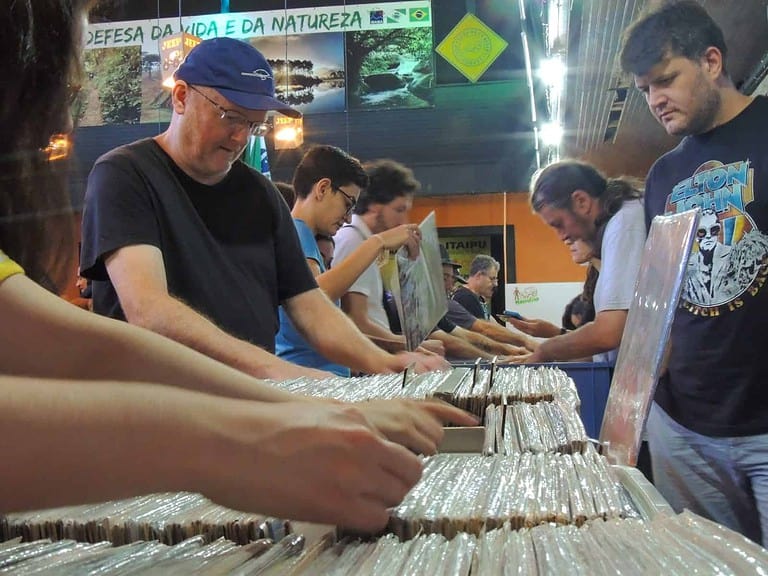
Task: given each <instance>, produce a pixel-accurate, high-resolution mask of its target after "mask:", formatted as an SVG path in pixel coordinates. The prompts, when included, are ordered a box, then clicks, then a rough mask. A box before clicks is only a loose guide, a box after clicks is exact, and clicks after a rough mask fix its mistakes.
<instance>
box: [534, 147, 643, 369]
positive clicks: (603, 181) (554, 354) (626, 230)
mask: <svg viewBox="0 0 768 576" xmlns="http://www.w3.org/2000/svg"><path fill="white" fill-rule="evenodd" d="M531 206H532V207H533V210H534V211H535V212H536V213H537V214H538V215H539V217H540V218H541V219H542V220H543V221H544V222H545V223H546V224H547V225H549V226H550V227H552V228H554V230H555V231H556V232H557V235H558V237H559V238H560V240H562V241H563V242H571V241H575V240H582V241H585V242H586V243H588V244H589V245H591V246H592V247H593V251H594V254H593V256H594V257H596V258H600V261H601V265H600V275H599V276H598V278H597V283H596V285H595V292H594V296H593V300H594V306H595V319H594V320H593V321H592V322H587V323H586V324H584V325H582V326H579V327H578V328H577V329H576V330H572V331H570V332H567V333H565V334H562V335H559V336H553V337H552V338H547V339H546V340H545V341H543V342H541V343H540V344H539V345H538V347H537V348H536V351H535V352H534V353H533V354H532V355H531V356H530V357H529V358H528V360H527V361H528V362H550V361H563V360H575V359H579V358H585V357H589V356H592V359H593V360H595V361H602V362H615V361H616V356H617V354H618V348H619V344H620V343H621V337H622V335H623V333H624V324H625V323H626V321H627V312H628V310H629V306H630V304H631V302H632V298H633V295H634V291H635V280H636V279H637V273H638V271H639V269H640V260H641V257H642V254H643V248H644V246H645V222H644V219H643V204H642V200H641V193H640V191H639V190H638V189H637V187H636V186H635V184H634V183H633V182H631V181H629V180H626V179H622V178H605V177H604V176H603V175H602V174H600V172H599V171H598V170H597V169H596V168H594V167H593V166H591V165H590V164H586V163H584V162H577V161H574V160H563V161H561V162H556V163H554V164H550V165H549V166H547V167H546V168H544V169H542V170H541V171H540V172H538V173H537V174H535V175H534V177H533V180H532V184H531Z"/></svg>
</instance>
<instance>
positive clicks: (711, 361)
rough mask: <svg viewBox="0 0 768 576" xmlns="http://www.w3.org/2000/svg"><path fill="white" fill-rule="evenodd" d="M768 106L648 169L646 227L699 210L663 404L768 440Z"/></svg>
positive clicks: (723, 430) (703, 429) (678, 414)
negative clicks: (659, 218) (766, 350)
mask: <svg viewBox="0 0 768 576" xmlns="http://www.w3.org/2000/svg"><path fill="white" fill-rule="evenodd" d="M761 126H762V127H763V128H765V129H766V130H768V99H766V98H761V97H759V98H756V99H755V100H754V102H752V103H751V104H750V105H749V106H748V107H747V108H746V109H745V110H744V111H743V112H742V113H741V114H739V115H738V116H737V117H736V118H734V119H733V120H731V121H730V122H728V123H726V124H723V125H722V126H719V127H717V128H715V129H714V130H711V131H710V132H707V133H705V134H701V135H697V136H689V137H687V138H685V139H684V140H683V141H682V142H681V143H680V144H679V145H678V146H677V148H675V149H674V150H673V151H671V152H669V153H668V154H666V155H664V156H662V157H661V158H660V159H659V160H658V161H657V162H656V163H655V164H654V166H653V167H652V168H651V171H650V173H649V175H648V179H647V183H646V193H645V209H646V219H647V222H648V223H650V220H651V218H652V217H653V216H656V215H659V214H670V213H675V212H680V211H683V210H686V209H690V208H693V207H699V208H701V209H702V213H701V216H700V221H699V226H698V230H697V235H696V240H695V242H694V246H693V250H692V252H691V257H690V258H689V260H688V265H687V268H688V269H687V274H686V279H685V284H684V286H683V292H682V296H681V298H680V305H679V307H678V309H677V311H676V314H675V319H674V322H673V324H672V334H671V352H670V359H669V371H668V373H667V375H666V376H665V377H663V378H661V379H660V381H659V385H658V388H657V392H656V397H655V399H656V402H658V403H659V405H660V406H661V407H662V408H663V409H664V410H665V411H666V412H667V413H668V414H669V415H670V416H671V417H672V418H674V419H675V420H676V421H677V422H679V423H680V424H682V425H683V426H685V427H687V428H689V429H691V430H693V431H695V432H698V433H699V434H705V435H708V436H719V437H723V436H747V435H756V434H765V433H768V363H766V362H765V360H764V359H763V358H762V357H761V356H760V349H761V347H762V344H761V343H762V342H763V341H764V338H765V334H766V330H768V282H767V281H768V145H767V144H766V143H765V132H766V130H763V128H761Z"/></svg>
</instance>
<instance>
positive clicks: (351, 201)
mask: <svg viewBox="0 0 768 576" xmlns="http://www.w3.org/2000/svg"><path fill="white" fill-rule="evenodd" d="M333 189H334V190H336V191H337V192H341V193H342V194H343V195H344V198H346V199H347V200H346V202H345V204H346V205H347V211H346V212H345V213H344V215H345V216H349V215H350V214H352V210H354V209H355V206H357V198H355V197H354V196H350V195H349V194H347V193H346V192H344V190H342V189H341V188H339V187H338V186H334V187H333Z"/></svg>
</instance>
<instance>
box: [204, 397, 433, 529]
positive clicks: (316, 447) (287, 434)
mask: <svg viewBox="0 0 768 576" xmlns="http://www.w3.org/2000/svg"><path fill="white" fill-rule="evenodd" d="M372 404H373V403H372ZM396 410H397V408H394V406H393V407H392V408H391V409H388V410H385V408H384V407H373V406H372V407H369V408H367V409H363V408H362V407H361V406H354V405H351V404H331V403H327V404H325V403H324V404H320V403H318V404H313V405H311V406H308V405H307V404H306V403H302V402H296V403H293V402H286V403H276V404H270V405H264V404H261V403H247V404H246V403H243V402H234V403H231V408H230V409H229V411H228V413H229V419H230V421H231V420H232V414H235V415H236V418H235V421H234V422H233V423H239V425H235V426H232V427H230V429H229V430H224V431H222V434H221V436H223V437H224V438H223V439H222V442H223V445H222V446H223V449H224V450H226V449H227V448H229V447H230V445H231V444H235V446H236V448H237V450H235V451H234V452H233V453H232V455H234V456H235V458H234V459H232V460H231V461H227V460H226V459H225V460H224V461H223V462H222V461H221V460H222V459H221V458H216V459H215V460H214V461H213V462H212V464H214V465H215V467H213V468H212V469H210V470H209V473H208V476H210V477H211V478H210V479H209V481H210V482H211V484H210V488H209V490H208V491H207V492H206V495H207V496H208V497H209V498H211V499H213V500H214V501H217V502H218V503H220V504H223V505H225V506H229V507H231V508H234V509H238V510H256V511H259V512H261V513H265V514H272V515H275V516H278V517H281V518H290V519H296V520H307V521H311V522H321V523H329V524H337V525H339V526H344V527H346V528H351V529H355V530H363V531H376V530H379V529H381V528H383V527H384V526H385V524H386V523H387V520H388V512H387V508H389V507H392V506H394V505H396V504H398V503H400V502H401V501H402V499H403V497H404V496H405V494H406V493H407V492H408V490H410V488H411V487H412V486H413V485H414V484H415V483H416V482H417V481H418V479H419V478H420V477H421V469H422V467H421V462H420V460H419V458H418V457H417V456H415V455H414V454H412V453H411V452H410V451H409V450H407V449H406V448H404V447H403V446H400V445H398V444H396V443H393V442H390V441H389V440H386V439H385V438H383V437H382V436H381V434H380V432H379V431H378V430H377V429H380V428H379V426H376V428H374V423H378V424H379V425H380V424H381V422H382V421H383V419H384V416H382V414H384V413H385V412H386V413H387V414H389V416H390V417H393V413H394V412H395V411H396ZM417 415H418V416H421V414H420V413H417V412H416V411H414V414H413V416H414V418H415V417H416V416H417ZM265 419H266V420H269V422H268V423H267V424H266V425H265ZM404 419H405V418H404ZM422 419H423V420H425V421H426V423H425V426H428V427H435V426H437V427H439V425H438V424H435V422H433V421H432V419H430V418H429V417H428V415H427V417H426V418H422ZM383 432H386V430H383ZM420 434H421V435H424V436H429V437H430V438H431V437H432V436H434V435H435V431H434V430H433V429H432V428H430V429H429V430H428V431H424V432H421V433H420ZM232 440H234V441H235V442H231V441H232ZM227 442H229V444H228V443H227ZM424 444H426V445H429V444H430V443H428V442H424ZM220 450H221V448H219V449H217V451H220Z"/></svg>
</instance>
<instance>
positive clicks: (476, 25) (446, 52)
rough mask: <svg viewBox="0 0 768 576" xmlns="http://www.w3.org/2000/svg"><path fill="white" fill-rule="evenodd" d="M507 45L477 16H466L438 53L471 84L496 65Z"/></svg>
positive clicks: (439, 46)
mask: <svg viewBox="0 0 768 576" xmlns="http://www.w3.org/2000/svg"><path fill="white" fill-rule="evenodd" d="M507 46H508V43H507V41H506V40H504V38H502V37H501V36H499V35H498V34H496V32H494V31H493V30H491V29H490V28H489V27H488V26H486V25H485V23H484V22H483V21H482V20H480V19H479V18H478V17H477V16H475V15H474V14H467V15H466V16H464V18H462V19H461V21H460V22H459V23H458V24H456V26H455V27H454V29H453V30H451V31H450V32H449V33H448V35H447V36H446V37H445V38H444V39H443V41H442V42H440V44H439V45H438V47H437V48H436V49H435V51H436V52H437V53H438V54H440V56H442V57H443V58H445V59H446V60H448V62H450V63H451V64H452V65H453V66H454V68H456V70H458V71H459V72H461V73H462V74H464V76H466V77H467V78H469V80H471V81H472V82H477V80H478V78H480V76H482V75H483V72H485V71H486V70H487V69H488V66H490V65H491V64H493V62H494V61H495V60H496V58H498V57H499V54H501V53H502V52H504V49H505V48H506V47H507Z"/></svg>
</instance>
